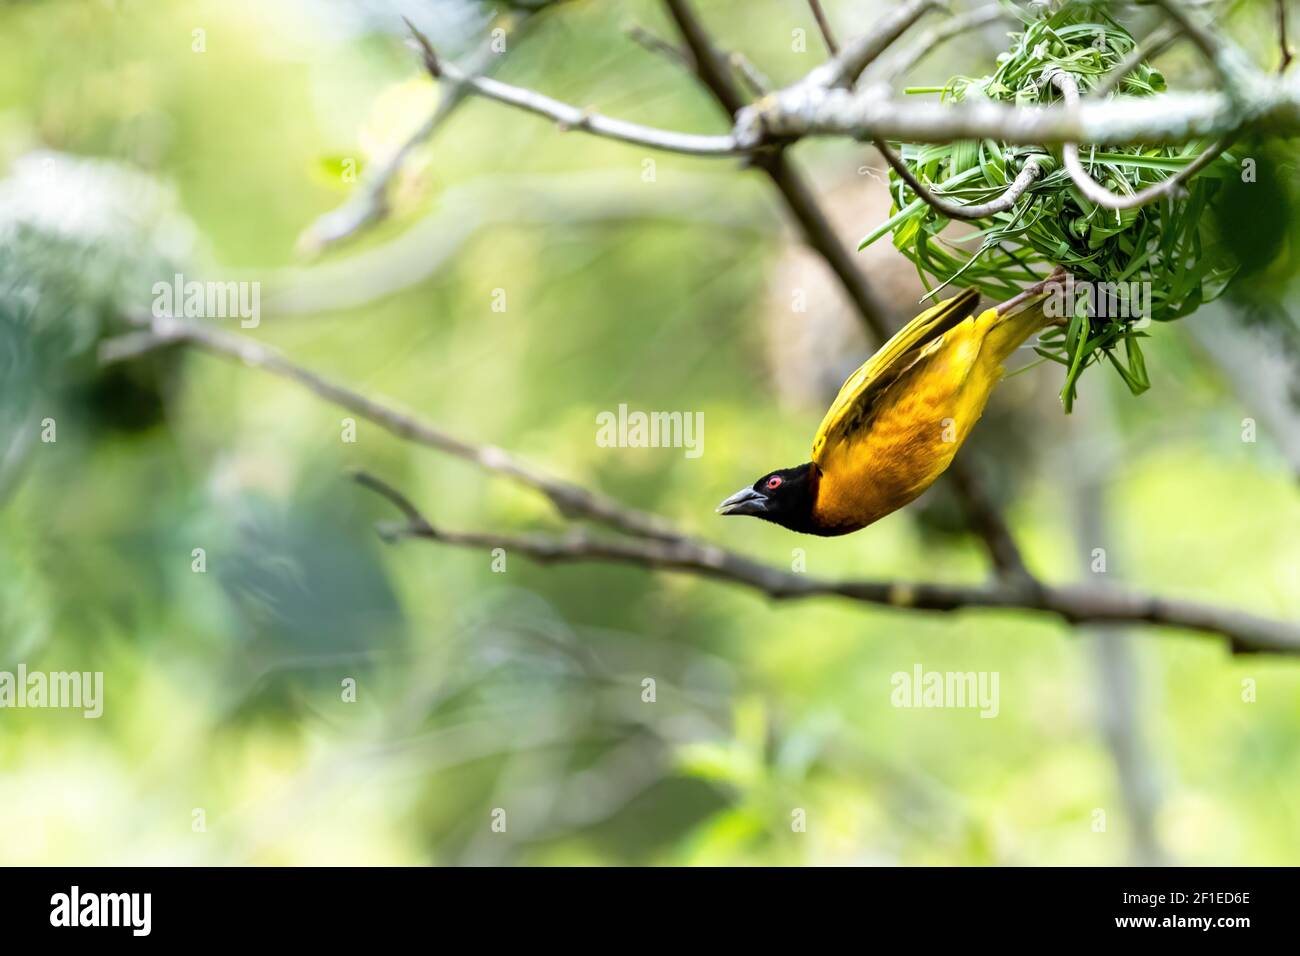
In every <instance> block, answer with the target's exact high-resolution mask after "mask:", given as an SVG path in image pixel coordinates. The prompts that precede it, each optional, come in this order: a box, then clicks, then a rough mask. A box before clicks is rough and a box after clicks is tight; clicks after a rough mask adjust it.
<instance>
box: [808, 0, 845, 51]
mask: <svg viewBox="0 0 1300 956" xmlns="http://www.w3.org/2000/svg"><path fill="white" fill-rule="evenodd" d="M808 6H809V8H810V9H811V10H812V15H813V19H814V20H816V21H817V29H818V30H820V31H821V34H822V40H823V41H824V42H825V44H826V52H827V53H829V54H830V55H831V56H834V55H835V54H836V53H838V52H839V49H840V48H839V44H838V43H836V42H835V34H833V33H832V32H831V22H830V20H828V19H827V18H826V11H825V10H823V9H822V3H821V0H808Z"/></svg>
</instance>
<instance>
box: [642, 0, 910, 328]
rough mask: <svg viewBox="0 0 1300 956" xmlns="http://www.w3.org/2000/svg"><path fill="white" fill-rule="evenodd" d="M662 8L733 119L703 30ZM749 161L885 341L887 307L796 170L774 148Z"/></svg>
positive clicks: (737, 97) (735, 91)
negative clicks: (769, 182)
mask: <svg viewBox="0 0 1300 956" xmlns="http://www.w3.org/2000/svg"><path fill="white" fill-rule="evenodd" d="M665 5H666V6H667V8H668V13H669V15H670V16H671V17H672V18H673V21H674V22H675V23H676V25H677V30H678V32H679V33H680V34H681V36H682V40H683V41H684V42H685V43H686V45H687V47H689V48H690V50H691V53H692V55H693V57H694V59H695V63H696V75H697V76H698V77H699V80H700V82H701V83H702V84H703V85H704V86H705V87H706V88H707V89H708V90H709V92H710V93H712V94H713V98H714V99H715V100H717V101H718V105H719V106H721V107H722V109H723V110H724V111H726V113H727V115H728V117H732V116H734V115H735V114H736V113H737V111H739V110H741V109H743V108H744V107H745V102H746V101H745V97H744V95H743V94H742V93H741V91H740V88H739V87H738V86H737V85H736V83H735V81H734V80H733V79H732V77H731V75H730V74H729V73H728V72H727V70H726V69H725V67H724V65H723V64H721V63H720V62H719V59H718V56H717V53H716V51H715V50H714V47H713V42H712V40H710V38H709V35H708V33H707V32H706V31H705V29H704V26H703V25H702V24H701V23H700V20H699V18H698V17H696V15H695V12H694V10H693V9H692V8H691V6H690V4H689V3H687V2H686V0H665ZM753 162H754V165H755V166H756V167H757V168H758V169H760V170H762V171H763V172H764V173H765V174H766V175H767V177H768V178H769V179H770V180H771V181H772V184H773V185H774V186H776V188H777V191H778V192H780V194H781V198H782V199H784V200H785V205H786V207H787V208H788V209H789V210H790V215H791V216H793V217H794V220H795V221H796V222H797V223H798V224H799V228H800V231H802V232H803V235H804V239H805V240H806V241H807V243H808V245H809V246H810V247H811V248H812V249H813V251H815V252H816V253H817V254H818V255H820V256H821V257H822V259H824V260H825V262H826V264H827V265H828V266H829V267H830V269H831V271H832V272H833V273H834V274H835V277H836V278H837V279H838V280H839V282H840V285H841V286H843V288H844V292H845V294H846V295H847V296H848V297H849V301H850V302H852V303H853V307H854V309H855V310H856V311H857V313H858V315H859V316H860V317H861V319H862V321H863V323H864V324H865V325H866V327H867V330H868V331H869V332H870V333H871V334H872V335H873V336H874V337H875V338H876V339H877V340H878V341H880V342H883V341H885V340H886V339H887V338H889V335H890V330H891V329H892V327H893V315H892V309H891V308H890V307H889V305H888V304H887V303H885V302H884V301H883V300H882V299H881V298H880V297H879V296H878V295H877V294H876V291H875V289H874V288H872V286H871V283H870V282H868V281H867V278H866V276H865V275H863V274H862V270H860V269H859V268H858V266H857V263H856V262H854V260H853V256H852V255H851V254H850V253H849V251H848V249H847V248H846V247H845V245H844V243H843V242H841V241H840V237H839V236H838V235H837V234H836V232H835V228H834V227H833V226H832V225H831V224H830V221H829V220H828V219H827V218H826V215H825V213H823V212H822V210H821V207H820V205H819V204H818V202H817V198H816V195H815V194H814V193H813V191H812V188H811V187H810V186H809V185H808V183H807V181H806V180H805V179H804V177H803V175H802V174H801V173H800V172H799V170H798V168H797V167H796V166H795V165H794V163H793V162H792V161H791V160H790V158H789V157H788V156H786V155H785V153H784V152H783V151H779V150H778V151H776V152H774V153H770V154H760V155H756V156H755V157H754V160H753Z"/></svg>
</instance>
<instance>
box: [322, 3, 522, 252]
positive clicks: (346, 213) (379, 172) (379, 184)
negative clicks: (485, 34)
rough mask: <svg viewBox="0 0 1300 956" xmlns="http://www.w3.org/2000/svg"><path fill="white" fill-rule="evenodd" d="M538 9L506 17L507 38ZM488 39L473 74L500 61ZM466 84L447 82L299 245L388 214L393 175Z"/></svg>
mask: <svg viewBox="0 0 1300 956" xmlns="http://www.w3.org/2000/svg"><path fill="white" fill-rule="evenodd" d="M534 15H535V12H530V11H524V12H522V13H521V14H520V15H519V16H518V17H515V18H509V19H506V20H503V21H502V22H501V25H500V29H501V30H504V31H505V34H506V39H507V42H509V41H510V40H511V39H515V38H518V37H520V36H522V35H523V33H524V30H525V28H526V27H527V26H528V25H529V24H530V23H531V22H532V18H533V16H534ZM493 42H494V41H493V40H488V41H487V42H485V43H484V44H483V45H482V46H481V47H479V49H478V50H477V51H476V52H475V54H474V56H473V57H472V58H471V59H470V60H469V62H467V63H466V64H465V66H464V71H465V73H466V74H467V75H469V76H480V75H482V74H483V73H486V72H487V71H488V70H489V69H490V68H491V67H492V66H494V65H495V64H496V63H497V62H499V61H500V59H501V56H500V54H498V53H496V52H495V50H494V49H493ZM466 93H467V90H466V88H465V86H464V84H461V83H454V82H448V83H446V84H444V85H443V88H442V94H441V96H440V97H439V99H438V105H437V106H436V107H435V108H434V111H433V112H432V113H431V114H430V115H429V118H428V119H426V120H425V121H424V122H423V123H421V124H420V126H419V127H418V128H417V129H416V130H415V131H414V132H413V133H412V134H411V135H410V136H409V137H407V139H406V141H405V142H403V143H402V144H401V146H399V147H398V148H397V149H396V150H394V152H393V154H392V155H391V156H389V157H388V158H387V159H386V160H384V162H383V163H381V164H380V165H379V166H378V168H377V169H375V171H374V172H372V173H368V174H367V175H366V177H365V179H364V181H363V182H362V183H361V184H360V185H359V186H358V187H357V189H356V190H355V191H354V192H353V194H352V195H351V196H349V197H348V200H347V201H346V202H345V203H344V204H343V205H341V206H339V207H338V208H337V209H333V210H331V211H330V212H327V213H325V215H323V216H321V217H319V218H318V219H317V220H316V221H315V222H313V223H312V224H311V225H310V226H308V227H307V229H305V230H304V231H303V233H302V235H301V236H300V237H299V239H298V247H299V249H301V250H303V251H305V252H309V253H312V254H317V253H320V252H322V251H323V250H325V249H326V248H328V247H329V246H332V245H335V244H336V243H339V242H342V241H343V240H345V239H350V238H352V237H353V236H355V235H356V234H357V233H358V232H360V231H361V230H362V229H364V228H365V227H367V226H370V225H373V224H374V223H376V222H379V221H380V220H382V219H384V218H386V217H387V215H388V187H389V184H390V183H391V182H392V180H393V177H394V176H396V175H397V174H398V172H400V171H401V169H402V167H403V166H405V165H406V162H407V160H408V159H409V158H410V156H411V154H412V153H413V152H415V150H416V149H418V148H419V147H420V145H421V144H422V143H424V142H425V141H426V140H428V139H429V138H430V137H431V136H432V135H433V134H434V133H435V132H436V131H437V130H438V129H439V127H441V126H442V125H443V123H445V122H446V121H447V119H448V118H449V117H450V116H451V115H452V114H453V113H454V112H455V111H456V108H457V107H459V106H460V104H461V103H462V102H464V100H465V95H466Z"/></svg>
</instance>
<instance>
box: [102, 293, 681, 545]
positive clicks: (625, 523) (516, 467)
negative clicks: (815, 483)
mask: <svg viewBox="0 0 1300 956" xmlns="http://www.w3.org/2000/svg"><path fill="white" fill-rule="evenodd" d="M131 320H132V321H133V322H135V323H136V324H137V325H141V326H143V329H144V332H145V333H146V334H148V335H150V336H152V344H153V346H154V347H163V346H167V345H171V344H184V345H189V346H194V347H197V348H200V349H202V350H204V351H206V352H211V353H213V354H214V355H220V356H223V357H225V358H229V359H234V360H236V361H238V362H242V363H243V364H244V365H249V366H253V367H255V368H260V369H264V370H265V371H267V372H270V373H271V374H273V375H277V376H279V377H280V378H283V379H287V380H289V381H291V382H295V383H296V384H298V385H301V386H302V387H304V388H306V389H307V390H308V391H310V392H312V393H314V394H315V395H317V396H319V397H320V398H323V399H325V400H326V401H328V402H331V403H333V404H335V405H338V406H340V407H341V408H346V409H347V410H348V411H350V412H352V413H353V414H356V415H359V416H361V417H362V418H364V419H366V420H367V421H371V422H374V423H375V424H376V425H379V426H380V427H381V428H383V429H385V430H386V431H389V432H391V433H392V434H394V435H396V436H397V437H398V438H402V439H405V440H407V441H411V442H415V443H416V444H419V445H425V446H427V447H429V448H433V449H436V450H438V451H441V452H445V453H446V454H449V455H453V456H455V457H456V458H460V459H462V460H463V461H467V462H470V463H471V464H474V465H477V466H478V467H480V468H483V469H485V470H487V471H490V472H493V473H495V474H498V475H501V476H503V477H505V478H509V479H510V480H512V481H514V482H516V483H518V484H521V485H524V486H526V487H529V488H532V489H534V490H536V491H539V492H541V493H542V494H543V495H545V496H546V497H547V498H549V499H550V501H551V503H552V504H553V505H554V506H555V507H556V509H557V510H558V511H559V512H560V513H561V514H562V515H564V516H566V517H570V518H573V517H581V518H588V519H590V520H592V521H597V522H600V523H601V524H605V525H608V526H609V527H611V528H614V529H616V530H618V531H622V532H624V533H625V534H632V535H641V536H645V537H649V538H657V537H665V536H666V537H676V532H674V531H672V530H671V529H670V528H669V527H668V525H667V523H666V522H665V521H664V520H663V519H661V518H659V517H658V516H657V515H652V514H648V513H646V512H643V511H636V510H634V509H630V508H625V507H623V506H622V505H620V504H619V503H618V502H616V501H614V500H613V499H612V498H607V497H605V496H603V495H598V494H596V493H594V492H591V491H588V490H587V489H586V488H583V487H581V486H580V485H575V484H573V483H571V482H568V481H564V480H563V479H560V478H554V477H551V476H550V475H546V474H544V473H542V472H540V471H537V470H535V469H534V468H532V467H531V466H529V465H527V464H525V463H524V462H522V461H520V460H519V459H517V458H515V457H514V456H513V455H511V454H510V453H509V452H506V451H504V450H502V449H500V448H496V447H493V446H491V445H476V444H473V443H471V442H467V441H463V440H462V439H459V438H456V437H454V436H453V435H451V434H449V433H448V432H445V431H443V430H442V429H440V428H437V427H435V426H433V425H431V424H429V423H428V422H426V421H424V420H423V419H420V418H417V417H416V416H414V415H411V414H408V413H406V412H403V411H399V410H397V409H395V408H391V407H389V406H387V405H384V404H383V403H381V402H378V401H375V400H374V399H372V398H368V397H366V396H365V395H362V394H361V393H359V392H355V391H353V390H352V389H350V388H347V387H346V386H344V385H339V384H337V383H335V382H332V381H330V380H328V379H326V378H324V377H323V376H321V375H318V374H317V373H315V372H313V371H311V370H309V369H306V368H303V367H302V366H300V365H297V364H295V363H294V362H293V361H291V360H290V359H288V358H287V357H286V356H284V355H283V354H282V353H280V352H278V351H276V350H275V349H272V348H270V347H268V346H265V345H262V344H261V343H260V342H258V341H256V340H254V339H251V338H248V337H246V336H241V335H234V334H232V333H229V332H224V331H221V330H220V329H214V328H210V327H208V326H203V325H198V324H196V323H193V322H187V321H183V320H181V319H176V318H173V317H171V316H161V317H154V316H148V315H146V316H140V317H131ZM144 341H145V340H143V339H141V337H140V334H139V333H129V334H128V336H125V337H122V338H118V339H109V340H108V341H106V342H104V343H103V345H102V346H101V348H100V361H101V362H103V363H104V364H108V363H112V362H116V361H122V360H124V359H127V358H132V357H135V356H138V355H140V354H142V352H143V348H142V345H143V344H144Z"/></svg>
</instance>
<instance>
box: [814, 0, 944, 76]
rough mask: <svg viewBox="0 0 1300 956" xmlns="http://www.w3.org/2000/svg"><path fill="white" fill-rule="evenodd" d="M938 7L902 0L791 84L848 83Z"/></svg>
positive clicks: (931, 1)
mask: <svg viewBox="0 0 1300 956" xmlns="http://www.w3.org/2000/svg"><path fill="white" fill-rule="evenodd" d="M940 6H941V4H940V3H939V2H938V0H906V2H905V3H902V4H900V5H899V6H897V7H893V8H892V9H890V11H889V12H888V13H886V14H885V15H884V16H883V17H881V18H880V20H879V21H877V23H876V25H875V27H874V28H873V29H872V30H870V31H868V32H867V33H864V34H862V35H861V36H858V37H854V38H853V39H852V40H850V41H849V42H848V43H847V44H845V45H844V48H843V49H842V50H840V51H839V53H837V54H835V56H834V57H832V58H831V59H830V60H828V61H826V62H825V63H823V64H822V65H821V66H818V67H815V68H814V69H812V70H811V71H810V72H809V73H808V74H807V75H806V76H805V77H804V78H803V79H802V80H799V81H798V82H797V83H796V84H795V87H819V88H822V89H835V88H839V87H845V88H847V87H850V86H852V85H853V84H854V83H855V82H856V81H857V79H858V77H859V76H861V75H862V71H863V70H865V69H866V68H867V67H868V66H869V65H870V64H871V63H872V62H874V61H875V59H876V58H877V57H879V56H880V54H882V53H884V52H885V50H887V49H889V47H890V46H892V45H893V44H894V42H895V41H896V40H897V39H898V38H899V37H901V36H902V35H903V34H904V33H906V32H907V29H908V28H909V27H910V26H911V25H912V24H914V23H915V22H916V21H917V20H919V19H921V17H923V16H925V14H927V13H929V12H930V11H931V10H937V9H939V7H940Z"/></svg>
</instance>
